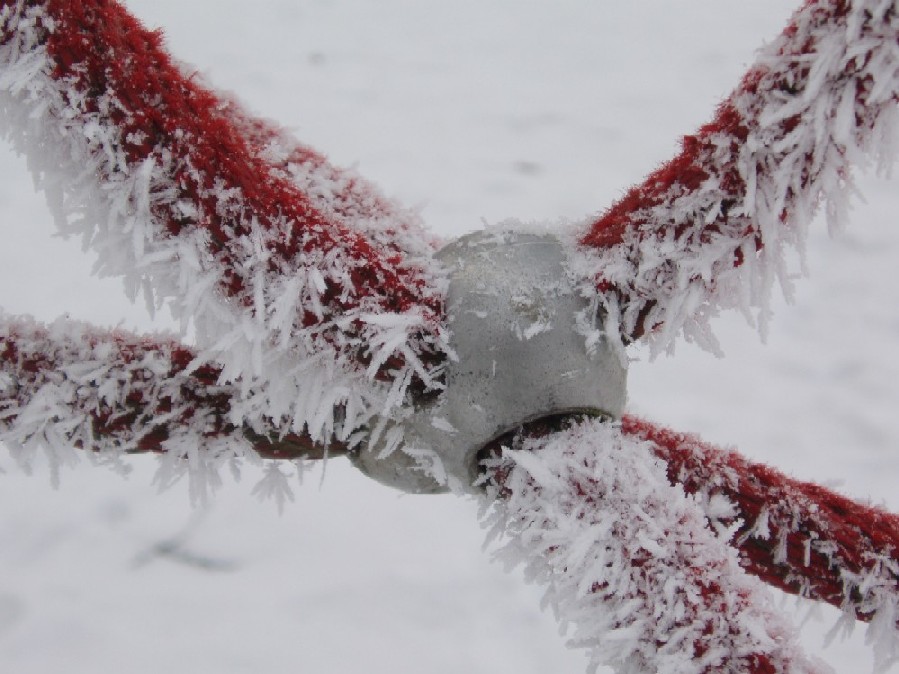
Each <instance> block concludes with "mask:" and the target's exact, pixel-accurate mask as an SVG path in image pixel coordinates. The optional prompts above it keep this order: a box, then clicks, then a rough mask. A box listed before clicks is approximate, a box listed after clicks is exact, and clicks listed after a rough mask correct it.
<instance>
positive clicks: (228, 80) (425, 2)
mask: <svg viewBox="0 0 899 674" xmlns="http://www.w3.org/2000/svg"><path fill="white" fill-rule="evenodd" d="M128 4H129V7H131V8H132V9H133V10H134V11H135V12H137V13H138V14H139V15H140V16H142V17H143V18H145V20H147V21H148V22H149V23H151V24H152V25H156V26H162V27H164V28H165V30H166V33H167V35H168V44H169V46H170V48H171V50H172V51H173V52H174V53H175V54H176V56H177V57H178V58H180V59H183V60H185V61H188V62H191V63H194V64H196V65H198V66H199V67H200V68H201V70H202V71H204V72H205V73H206V74H207V76H208V78H209V79H210V80H211V81H213V82H214V83H215V84H216V85H217V86H220V87H222V88H224V89H228V90H233V91H235V92H236V93H237V94H238V95H239V96H240V98H241V99H242V100H244V101H245V102H246V103H247V104H248V105H249V107H250V108H251V109H252V110H254V111H257V112H259V113H261V114H262V115H263V116H266V117H270V118H273V119H276V120H279V121H280V122H282V123H284V124H285V125H290V126H293V127H294V131H295V133H296V134H297V135H298V137H299V138H300V139H301V140H302V141H303V142H306V143H309V144H310V145H311V146H312V147H314V148H316V149H318V150H320V151H323V152H325V153H327V154H328V155H329V156H330V158H331V159H332V160H333V161H334V162H335V163H337V164H338V165H352V164H356V163H358V170H359V172H360V173H361V174H363V175H364V176H366V177H367V178H369V179H371V180H373V181H375V182H376V183H378V184H380V185H381V186H383V188H384V190H385V192H387V193H388V194H391V195H395V196H396V197H398V198H399V199H400V200H401V201H403V202H404V203H407V204H410V205H413V206H417V205H420V204H425V205H424V207H423V211H422V213H423V216H424V218H425V220H426V222H427V223H428V224H429V225H430V226H431V227H433V228H434V230H435V232H437V233H438V234H439V235H441V236H444V237H452V236H455V235H458V234H461V233H464V232H466V231H469V230H471V229H475V228H478V227H479V226H480V223H481V222H482V219H483V220H486V221H487V222H490V223H494V222H498V221H501V220H503V219H505V218H508V217H515V218H518V219H521V220H525V221H531V220H537V221H556V220H557V219H558V218H568V219H578V218H581V217H583V216H584V214H586V213H591V212H597V211H599V210H600V209H602V208H603V207H605V206H607V205H608V204H610V203H611V202H612V200H613V199H614V198H615V197H616V196H618V195H620V194H621V192H622V191H623V190H624V189H625V188H626V187H627V186H628V185H630V184H632V183H633V182H635V181H637V180H639V179H640V178H641V177H642V176H643V175H645V173H647V172H648V171H649V170H650V169H652V168H653V167H654V166H655V165H656V164H657V163H658V162H660V161H662V160H664V159H666V158H667V157H668V156H670V155H671V154H672V153H673V152H674V150H675V148H676V140H677V138H678V137H679V136H680V135H682V134H684V133H689V132H691V131H693V130H694V129H695V128H696V127H697V126H699V125H700V124H701V123H703V122H704V121H705V120H706V119H708V117H709V116H710V114H711V111H712V109H713V107H714V105H715V104H716V103H717V102H718V101H719V100H720V98H721V97H722V96H724V95H725V94H726V93H727V92H728V91H729V90H730V89H731V88H732V87H733V85H734V84H735V83H736V81H737V79H738V77H739V75H740V74H741V73H742V71H743V69H744V67H745V66H746V64H748V63H749V62H750V61H751V59H752V52H753V50H754V49H755V48H756V47H757V46H759V45H760V44H761V42H762V41H763V40H766V39H767V40H770V39H772V38H773V37H774V36H775V35H776V33H777V32H778V31H779V30H780V26H781V25H782V24H783V22H784V20H785V18H786V16H787V15H788V14H789V13H790V12H791V11H792V9H793V7H794V4H795V3H793V2H790V1H786V0H784V1H781V0H778V1H776V2H775V1H774V0H761V1H759V2H756V3H740V2H736V1H732V0H727V1H723V2H722V0H715V1H714V2H713V1H712V0H695V1H694V2H691V3H689V4H683V3H677V4H675V3H667V2H663V1H662V0H652V1H650V2H647V3H643V8H642V9H641V11H639V12H636V11H635V10H634V8H633V6H632V5H628V4H626V3H619V4H617V5H614V6H612V5H609V4H608V3H576V2H567V1H566V2H560V3H521V2H514V1H513V0H493V1H491V2H475V1H474V0H460V1H459V2H453V3H441V2H436V0H418V1H417V2H411V0H382V1H381V2H378V3H364V2H359V1H358V0H342V1H338V2H319V1H317V0H308V1H304V2H296V1H295V0H271V1H270V2H267V3H264V4H262V5H260V7H259V9H254V10H253V12H252V13H251V14H248V12H247V5H246V3H242V2H236V0H219V1H218V2H214V3H213V2H211V1H209V0H195V1H194V2H191V3H183V2H177V1H176V0H153V1H150V0H131V2H129V3H128ZM0 162H2V167H3V169H2V170H3V173H2V175H3V177H4V178H3V181H2V182H0V203H2V204H3V208H4V212H5V214H6V226H5V227H4V245H3V246H0V275H2V276H0V278H2V282H0V288H2V291H0V306H3V307H4V309H5V310H7V311H9V312H11V313H32V314H35V315H37V316H38V318H40V319H42V320H45V321H49V320H52V319H54V318H56V317H57V316H59V315H61V314H64V313H69V314H71V315H72V316H73V317H76V318H79V319H83V320H88V321H91V322H94V323H99V324H105V325H111V324H115V323H117V322H119V321H120V320H124V321H125V323H126V325H127V326H128V327H130V328H133V329H137V330H149V329H155V328H159V327H170V328H173V329H177V327H178V326H177V325H176V324H174V323H173V322H172V321H171V320H170V319H169V318H168V317H167V315H166V314H165V313H164V312H160V313H159V315H158V316H157V319H156V321H155V322H153V323H151V322H150V321H149V320H148V318H147V317H146V315H145V311H144V309H143V307H142V306H140V307H134V306H132V305H131V304H129V303H128V302H127V301H126V300H125V299H124V297H123V294H122V292H121V287H120V283H119V282H117V281H114V280H109V279H106V280H97V279H95V278H93V277H90V276H89V272H90V266H91V262H92V258H91V257H90V256H89V255H85V254H82V253H81V251H80V247H79V245H78V244H79V242H78V241H69V242H64V241H60V240H58V239H54V238H52V235H51V232H52V231H53V227H52V225H51V221H50V217H49V211H48V207H47V205H46V203H45V202H44V201H43V198H42V197H38V196H35V195H33V193H32V192H33V191H32V188H31V185H30V178H29V176H28V172H27V170H26V167H25V162H24V161H23V160H21V159H18V158H16V157H15V156H14V155H13V154H12V152H11V151H6V152H4V153H3V154H0ZM524 162H526V164H525V163H524ZM525 165H526V166H528V167H531V168H529V169H528V170H527V171H525V170H522V168H521V167H523V166H525ZM534 167H536V168H534ZM858 186H859V189H860V191H861V192H862V193H863V194H864V195H865V198H866V201H867V203H861V202H856V205H855V206H854V207H853V209H852V210H851V211H850V212H849V214H848V220H849V227H848V228H847V230H846V231H845V232H844V233H842V234H840V235H839V236H838V237H837V238H836V239H834V240H831V239H829V238H828V236H827V234H826V231H825V229H826V227H825V223H824V222H823V221H818V222H816V223H815V225H814V226H813V227H812V229H811V231H810V233H809V237H810V239H809V243H808V251H807V252H808V254H807V264H808V266H809V268H810V272H811V277H810V279H807V280H806V279H802V280H797V281H796V283H795V295H796V300H795V305H794V306H791V307H786V306H784V305H783V303H782V302H781V301H779V300H778V299H777V298H776V296H775V300H774V302H773V305H772V306H773V313H774V316H773V317H772V319H771V325H770V333H769V336H768V344H767V345H762V344H761V343H760V342H759V339H758V335H757V334H756V333H755V332H754V331H753V330H752V329H750V328H747V327H746V326H745V323H744V322H743V319H742V317H740V316H737V315H724V316H722V317H720V318H718V319H716V320H715V321H714V323H713V327H714V328H715V330H716V334H717V337H718V339H719V341H720V343H721V345H722V349H723V351H724V353H725V357H724V358H722V359H715V358H714V357H712V356H710V355H709V354H707V353H704V352H700V351H699V350H697V349H694V348H690V347H687V348H680V349H678V353H677V355H676V356H675V357H672V358H659V359H657V360H656V361H654V362H652V363H649V362H646V356H647V353H646V352H644V351H642V350H636V351H634V352H633V356H634V357H635V358H636V360H637V362H635V363H634V364H633V365H632V369H631V377H630V386H629V390H630V408H631V410H632V411H634V412H637V413H639V414H641V415H643V416H647V417H649V418H652V419H655V420H657V421H660V422H665V423H669V424H671V425H672V426H674V427H675V428H678V429H682V430H690V431H696V432H698V433H699V434H700V435H702V436H703V437H704V438H705V439H707V440H710V441H714V442H718V443H724V444H733V445H735V446H737V447H739V448H740V450H741V451H743V452H744V453H746V454H747V455H749V456H752V457H753V458H755V459H757V460H763V461H767V462H770V463H772V464H774V465H777V466H778V467H780V468H783V469H786V470H788V471H790V472H791V473H793V474H794V475H796V476H797V477H800V478H803V479H812V480H818V481H822V482H833V481H836V480H840V481H841V482H842V484H841V489H843V490H844V491H846V492H847V493H850V494H852V495H854V496H856V497H860V498H871V499H872V500H874V501H876V502H884V503H886V504H887V505H888V506H889V507H890V508H891V509H893V510H897V509H899V497H897V492H896V489H895V485H896V476H897V475H899V452H897V448H896V439H897V437H899V419H897V416H896V414H895V409H896V405H897V402H899V388H897V384H896V382H899V357H897V356H896V350H895V343H896V339H897V336H899V313H897V310H896V307H897V302H896V299H897V297H896V290H895V288H896V287H897V286H896V283H895V269H896V264H895V261H896V259H897V257H899V234H896V229H895V227H891V226H892V225H893V222H894V220H895V212H896V206H897V204H896V187H895V182H891V181H888V180H881V179H878V178H875V177H872V176H866V177H863V178H862V179H860V180H859V181H858ZM136 290H137V291H139V290H140V289H136ZM288 309H289V308H287V307H285V311H287V310H288ZM128 463H129V465H130V466H131V467H132V471H131V475H130V477H129V479H128V480H122V479H120V478H119V477H117V476H115V475H113V474H110V473H109V472H108V471H105V470H102V469H99V470H98V469H97V468H95V467H93V466H90V465H88V464H87V462H82V463H81V465H80V466H78V467H76V468H75V469H73V470H63V472H62V475H61V486H60V488H59V490H58V491H54V490H53V489H52V488H51V486H50V479H49V477H48V475H47V474H46V472H45V471H43V470H42V469H41V468H40V467H38V468H37V469H36V471H35V473H36V474H34V475H31V476H26V475H22V474H21V473H19V472H18V471H17V469H16V467H15V466H14V465H13V462H12V461H11V460H10V459H9V458H8V457H7V456H5V455H3V454H0V468H2V469H3V470H4V471H6V472H5V473H3V474H0V484H2V488H0V503H2V506H3V512H4V513H6V514H5V515H4V516H3V517H2V518H0V670H2V671H6V670H9V671H21V672H28V673H32V672H34V673H37V672H56V671H60V670H61V669H63V668H64V669H65V670H66V671H69V672H72V673H73V674H79V673H81V672H85V673H87V672H91V673H92V674H93V673H94V672H97V671H112V670H116V669H118V670H121V671H129V672H135V673H138V674H139V673H140V672H154V673H155V672H158V671H160V670H162V669H167V670H171V671H185V670H188V669H189V670H190V671H191V672H194V673H196V674H203V672H207V671H208V672H213V671H214V672H217V673H218V672H228V673H230V672H249V671H267V672H286V671H295V670H297V669H302V670H309V671H361V670H365V671H371V672H391V674H403V673H405V672H409V673H411V672H416V673H417V672H421V671H427V672H435V673H440V672H453V674H455V673H456V672H458V671H466V672H471V673H473V674H474V673H478V672H485V673H486V672H491V673H499V674H504V673H509V674H511V673H513V672H514V673H515V674H528V673H531V672H533V673H537V672H546V671H553V672H566V671H570V672H582V671H584V667H585V664H586V663H585V660H584V657H583V655H582V654H581V653H580V652H577V651H571V650H569V649H567V648H566V647H565V645H564V639H562V638H560V637H559V635H558V634H557V633H556V625H555V622H554V621H553V619H552V618H551V616H549V615H548V614H546V613H544V614H541V613H540V611H539V608H538V605H539V596H540V590H538V589H533V588H530V587H528V586H525V585H524V584H523V583H522V581H521V579H520V577H519V576H515V575H507V574H506V573H505V572H504V571H503V570H502V569H501V568H500V567H499V566H496V565H491V564H490V563H489V562H488V558H487V555H484V554H483V553H482V551H481V549H480V547H481V542H482V538H483V533H482V532H481V531H480V529H479V527H478V526H477V523H476V512H475V508H474V506H473V504H471V503H466V502H462V501H460V500H458V499H455V498H452V497H405V498H397V497H396V495H395V494H393V493H391V492H389V491H388V490H387V489H386V488H384V487H381V486H379V485H377V484H375V483H372V482H370V481H368V480H367V479H366V478H364V477H363V476H361V475H358V474H356V473H355V472H354V471H353V469H352V468H350V467H349V466H347V465H346V464H345V463H343V462H342V461H339V460H333V461H330V462H329V463H328V468H327V470H328V476H327V479H326V480H325V481H324V484H323V485H322V487H321V488H319V487H318V484H317V479H316V478H317V476H318V474H317V473H313V474H311V475H307V479H306V480H305V483H304V484H302V485H299V484H297V482H296V480H295V479H294V480H293V483H292V484H291V485H290V486H291V487H292V488H293V493H294V496H295V499H296V501H295V502H294V503H291V502H289V501H287V500H285V501H284V515H283V516H282V517H280V518H279V517H278V516H277V512H276V508H275V507H273V505H272V504H271V503H262V504H260V503H258V502H257V500H256V499H255V498H254V497H253V495H252V494H251V491H252V490H253V485H255V484H257V483H259V482H260V480H264V482H263V483H262V484H261V485H260V487H259V490H260V492H265V491H266V490H271V491H272V493H274V494H278V493H284V492H283V489H282V487H283V484H284V483H283V480H282V479H281V478H280V477H278V476H274V477H273V476H272V475H270V474H265V473H264V472H263V471H261V470H259V469H256V468H253V467H249V468H244V469H243V472H244V479H243V480H242V481H241V482H240V483H238V484H237V485H236V486H235V485H232V484H231V483H230V481H229V480H227V479H225V484H224V486H223V487H222V489H221V490H220V493H219V495H218V496H217V497H216V498H215V499H214V500H213V501H212V502H211V504H210V505H209V506H208V507H206V508H202V509H200V510H191V508H190V506H189V499H188V498H187V492H188V489H187V485H185V484H183V483H181V484H176V485H175V486H173V487H172V488H171V489H170V490H169V491H167V492H166V493H164V494H162V495H158V494H157V493H156V488H155V487H154V486H153V485H152V484H151V480H152V476H153V475H154V473H155V471H156V467H157V466H156V462H155V461H154V460H153V459H151V458H149V457H141V458H135V459H131V460H129V461H128ZM285 470H288V468H287V467H285ZM285 499H286V497H285ZM268 500H269V501H270V500H271V499H268ZM182 534H183V535H182ZM170 541H177V546H180V547H177V550H176V552H177V551H178V550H180V551H181V552H182V553H184V554H180V555H179V554H174V553H172V552H171V546H170V548H168V549H169V550H170V551H169V552H166V549H167V548H166V547H165V546H164V545H162V544H163V543H165V542H170ZM173 545H174V544H173ZM197 558H207V559H212V560H214V561H218V562H221V564H219V565H218V566H217V567H215V568H218V569H220V570H219V571H211V570H204V569H205V567H201V566H199V565H197V564H195V563H191V562H190V560H191V559H197ZM185 560H187V561H185ZM782 610H783V611H784V612H792V611H793V602H792V600H790V601H789V602H787V603H786V604H785V605H784V606H783V607H782ZM803 611H805V609H803ZM816 616H819V617H816ZM836 618H837V612H836V611H833V610H831V609H829V608H826V607H823V608H820V609H816V615H813V616H812V617H811V618H810V620H809V622H808V623H807V624H805V625H804V627H803V629H802V638H803V642H804V644H805V648H806V650H807V652H809V653H810V654H817V655H820V656H821V657H823V659H825V660H826V661H827V662H829V663H830V664H831V665H832V666H833V667H834V668H835V669H836V671H837V672H840V673H841V674H842V673H845V674H850V673H851V674H855V672H865V671H870V663H871V662H872V655H871V653H870V649H869V648H868V647H867V646H866V645H865V644H864V630H862V629H856V630H855V632H854V634H853V635H852V636H851V637H850V638H849V639H848V640H846V641H841V640H840V639H837V640H836V641H835V642H834V644H833V645H832V646H830V647H829V648H827V649H824V648H823V639H824V636H825V634H826V633H827V632H828V630H829V629H830V627H831V626H832V625H833V624H834V622H835V621H836Z"/></svg>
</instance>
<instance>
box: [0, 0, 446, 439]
mask: <svg viewBox="0 0 899 674" xmlns="http://www.w3.org/2000/svg"><path fill="white" fill-rule="evenodd" d="M100 45H102V47H100ZM0 117H2V120H3V127H4V128H3V132H4V134H5V135H6V136H7V137H8V138H10V139H11V141H12V142H13V144H14V146H15V147H16V148H17V150H18V151H20V152H22V153H24V154H26V155H27V157H28V160H29V164H30V167H31V170H32V172H33V174H34V177H35V180H36V181H37V183H38V185H39V186H40V187H41V188H42V189H43V190H44V191H45V193H46V194H47V198H48V201H49V203H50V206H51V208H52V209H53V212H54V215H55V217H56V221H57V224H58V227H59V229H60V231H61V232H63V233H64V234H67V235H76V236H80V237H81V238H82V240H83V241H84V245H85V247H88V248H91V249H93V250H94V251H96V253H97V254H98V260H97V263H96V269H97V271H98V272H99V273H100V274H103V275H117V276H121V277H122V278H123V279H124V281H125V286H126V290H127V292H128V294H129V296H130V297H131V298H132V299H134V298H136V297H137V296H139V295H143V296H144V297H145V298H146V301H147V304H148V306H149V307H150V308H151V310H152V309H157V308H159V307H161V306H163V305H166V304H167V305H168V306H169V307H171V309H172V310H173V312H174V313H175V315H176V316H178V317H180V319H181V321H182V324H183V326H184V328H185V330H186V329H187V328H188V327H190V326H192V327H193V328H194V334H195V336H196V340H197V343H198V346H199V348H198V352H197V358H196V360H195V361H194V362H193V364H192V365H191V366H190V367H191V368H194V367H197V366H199V365H200V364H202V363H206V362H215V363H219V364H220V365H221V370H220V375H219V376H220V379H221V381H222V382H234V383H235V385H237V386H238V387H239V390H238V393H239V394H238V395H237V396H235V398H234V406H233V408H232V410H231V414H232V416H233V417H234V418H235V419H241V420H243V421H245V422H247V423H249V424H251V425H252V424H259V423H262V420H269V422H270V423H271V425H273V426H275V427H278V428H284V429H290V430H291V431H294V432H298V433H299V432H306V433H308V434H309V435H310V436H311V437H312V439H313V440H315V441H317V442H323V443H324V442H328V441H330V440H331V439H335V438H336V439H337V440H338V441H345V440H347V439H348V438H350V437H353V434H354V432H355V431H358V429H360V428H361V427H363V426H365V424H366V423H367V422H368V421H369V420H370V419H371V418H372V417H373V415H376V414H378V415H381V416H384V417H389V416H390V415H391V414H392V413H393V410H394V409H395V408H396V407H397V406H398V405H399V404H400V403H401V402H403V399H404V395H405V389H406V388H407V387H408V386H409V385H411V384H413V383H415V385H417V386H419V387H421V388H425V389H426V388H429V387H434V386H436V385H437V384H436V382H435V379H434V372H433V369H434V367H435V363H437V362H439V361H440V360H441V354H442V353H443V347H444V337H443V334H442V329H441V326H440V315H441V311H442V309H441V301H442V298H441V287H442V281H441V279H440V276H439V273H438V272H437V271H436V270H435V268H434V266H433V265H432V263H431V262H430V250H431V238H430V237H429V236H427V235H425V234H424V233H423V231H422V230H421V228H420V226H419V223H418V222H417V220H416V218H415V217H414V216H412V215H410V214H408V213H402V212H399V211H398V210H396V209H395V208H394V206H393V205H392V204H391V203H390V202H389V201H387V200H386V199H384V198H383V197H381V196H380V195H378V194H377V193H376V192H375V191H374V190H373V189H372V188H370V186H368V185H367V184H365V183H363V182H362V181H361V180H360V179H358V178H357V177H356V176H354V175H352V174H349V173H345V172H341V171H339V170H337V169H335V168H333V167H331V166H330V165H328V164H327V162H325V160H324V159H323V158H321V157H319V156H318V155H315V154H314V153H312V152H311V151H307V150H305V149H304V148H302V147H301V146H299V144H297V143H295V142H293V141H290V140H289V139H287V138H286V136H285V134H284V133H282V132H279V131H278V130H276V129H274V128H272V127H271V126H270V125H268V124H266V123H264V122H261V121H258V120H253V119H252V118H250V117H249V116H248V115H246V113H244V112H243V111H242V110H240V108H239V106H237V105H236V104H235V103H234V102H233V101H231V100H230V99H228V98H223V97H219V96H218V95H217V94H215V93H214V92H212V91H211V90H209V89H207V88H204V87H203V86H202V85H201V84H199V82H198V80H197V79H196V78H194V77H192V76H190V75H187V74H184V73H183V72H182V71H181V70H180V69H179V68H178V67H177V66H176V65H175V64H173V63H172V61H171V59H170V58H169V57H168V55H167V54H166V53H165V52H164V51H163V50H162V49H161V47H160V37H159V35H158V34H157V33H152V32H149V31H147V30H145V29H144V28H143V27H142V26H140V24H139V23H138V22H137V21H136V20H134V19H133V18H131V17H130V16H129V15H128V14H127V13H126V12H125V11H124V9H123V8H122V7H121V6H120V5H119V4H117V3H115V2H102V3H69V2H62V1H57V0H48V1H46V2H37V3H35V2H29V3H25V2H22V1H21V0H20V1H10V0H7V1H6V2H2V3H0Z"/></svg>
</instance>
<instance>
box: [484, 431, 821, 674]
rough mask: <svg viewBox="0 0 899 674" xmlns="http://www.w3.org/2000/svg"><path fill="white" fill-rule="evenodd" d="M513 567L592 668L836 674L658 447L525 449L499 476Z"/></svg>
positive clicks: (494, 522)
mask: <svg viewBox="0 0 899 674" xmlns="http://www.w3.org/2000/svg"><path fill="white" fill-rule="evenodd" d="M486 469H487V475H488V476H490V477H491V487H490V492H491V496H493V497H495V500H492V501H488V502H486V503H485V509H486V516H485V522H486V524H487V526H488V527H489V528H490V529H491V533H492V536H494V537H498V538H501V539H504V540H505V543H504V545H503V547H502V548H501V549H500V550H499V553H498V554H499V556H500V558H501V559H503V560H504V561H505V562H506V563H507V564H508V566H510V567H514V566H517V565H523V566H524V568H525V572H526V575H527V577H528V578H529V579H530V580H532V581H534V582H538V583H541V584H543V585H545V586H546V595H545V601H546V602H547V603H548V604H549V605H550V606H551V607H552V608H553V609H554V611H555V612H556V614H557V616H558V618H559V620H560V621H561V622H562V624H563V626H565V627H566V628H569V629H568V631H569V634H570V637H571V644H572V645H573V646H576V647H583V648H587V649H588V651H589V656H590V661H591V665H592V666H594V667H595V666H598V665H611V666H612V667H614V668H615V669H616V671H618V672H620V673H627V674H637V673H640V674H650V673H664V674H711V673H713V672H715V673H730V674H761V673H762V672H765V673H770V672H778V673H781V674H787V673H798V672H807V673H811V672H817V673H820V672H826V671H830V670H829V668H827V666H826V665H824V664H822V663H817V662H812V661H810V660H809V659H808V658H807V657H806V656H805V655H804V654H803V653H802V651H801V649H800V647H799V645H798V642H797V638H796V634H795V632H794V629H793V628H792V626H791V625H790V624H789V622H788V621H787V619H786V618H785V617H784V616H783V614H782V613H781V612H780V611H779V610H777V609H776V608H775V607H774V606H773V604H772V601H771V598H770V596H769V595H768V593H767V591H766V590H765V589H764V586H763V585H762V583H761V582H760V581H758V580H757V579H755V578H753V577H752V576H749V575H748V574H746V572H745V571H744V570H743V569H742V568H741V566H740V562H739V559H738V557H737V553H736V551H735V550H734V549H733V548H731V547H730V545H728V541H727V538H728V532H726V531H725V532H713V531H712V529H711V528H710V527H709V526H708V520H707V519H706V514H705V512H704V511H703V509H702V507H701V504H700V502H699V501H698V500H697V499H696V498H694V497H691V496H688V495H686V494H685V493H684V491H683V489H682V488H681V487H680V486H677V485H672V484H670V483H669V481H668V478H667V475H666V471H665V465H664V463H663V462H662V461H661V460H660V459H658V458H657V457H656V456H654V455H653V452H652V447H651V446H650V444H649V443H647V442H644V441H642V440H639V439H637V438H634V437H630V436H627V435H624V434H623V433H622V432H621V429H620V427H618V426H615V425H612V424H607V423H602V422H600V421H596V420H590V421H586V422H581V423H579V424H576V425H573V426H572V427H570V428H569V429H567V430H562V431H559V432H555V433H552V434H550V435H548V436H545V437H542V438H534V437H519V438H518V440H517V443H516V444H515V445H513V447H512V448H511V449H509V450H505V451H504V452H503V455H502V457H501V458H499V459H492V460H490V461H488V463H487V465H486Z"/></svg>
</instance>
